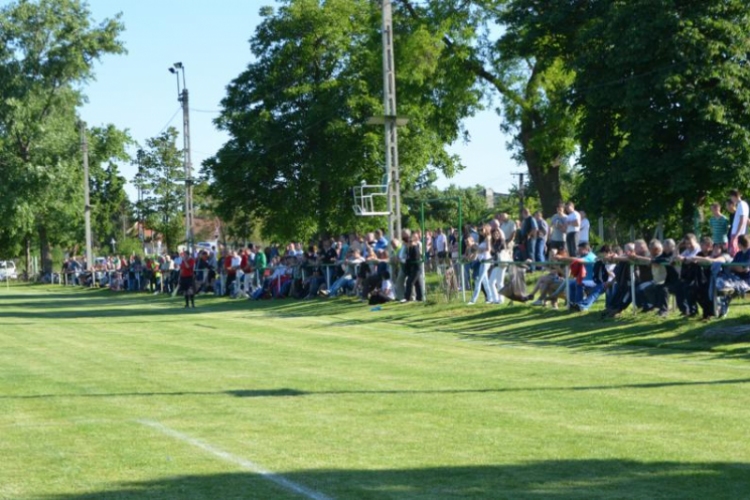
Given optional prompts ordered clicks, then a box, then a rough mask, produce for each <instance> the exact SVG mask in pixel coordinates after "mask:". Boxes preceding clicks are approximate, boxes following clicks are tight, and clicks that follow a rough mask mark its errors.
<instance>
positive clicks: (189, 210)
mask: <svg viewBox="0 0 750 500" xmlns="http://www.w3.org/2000/svg"><path fill="white" fill-rule="evenodd" d="M169 72H170V73H172V74H173V75H175V76H176V77H177V101H179V102H180V103H181V104H182V139H183V154H184V160H183V161H184V165H185V243H186V245H187V248H188V250H189V251H191V252H192V250H193V162H192V159H191V157H190V106H189V101H188V89H187V84H186V83H185V66H184V65H183V64H182V63H181V62H176V63H174V64H173V65H172V67H171V68H169ZM180 72H182V91H180Z"/></svg>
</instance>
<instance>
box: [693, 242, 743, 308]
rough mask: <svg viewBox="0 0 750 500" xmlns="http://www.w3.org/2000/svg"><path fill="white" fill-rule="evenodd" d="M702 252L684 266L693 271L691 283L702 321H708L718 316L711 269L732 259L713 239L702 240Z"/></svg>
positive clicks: (722, 246) (723, 246)
mask: <svg viewBox="0 0 750 500" xmlns="http://www.w3.org/2000/svg"><path fill="white" fill-rule="evenodd" d="M700 246H701V251H700V252H698V254H697V255H695V256H693V257H688V258H685V259H684V261H683V266H685V265H689V266H692V269H693V272H694V274H693V279H692V281H691V283H690V286H691V288H692V290H691V291H690V293H692V294H694V296H695V300H696V302H697V303H698V305H700V307H701V309H702V310H703V315H702V319H703V321H708V320H709V319H711V318H712V317H715V316H716V313H717V311H716V308H715V307H714V300H713V292H712V290H711V288H712V287H711V283H712V280H713V276H712V270H711V267H712V266H714V265H721V264H726V263H727V262H730V261H731V260H732V258H731V257H730V256H729V253H727V249H726V247H725V245H723V244H721V243H714V242H713V241H712V239H711V238H709V237H704V238H702V239H701V244H700Z"/></svg>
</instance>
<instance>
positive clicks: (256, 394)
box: [0, 378, 750, 400]
mask: <svg viewBox="0 0 750 500" xmlns="http://www.w3.org/2000/svg"><path fill="white" fill-rule="evenodd" d="M743 384H750V378H736V379H717V380H694V381H689V382H685V381H671V382H664V381H662V382H643V383H633V384H609V385H569V386H565V385H559V386H527V387H524V386H508V387H486V388H440V389H323V390H312V391H310V390H301V389H292V388H288V387H282V388H278V389H229V390H213V391H211V390H207V391H195V390H184V391H158V392H157V391H143V392H82V393H59V394H52V393H50V394H2V395H0V400H4V399H9V400H14V399H15V400H34V399H68V398H143V397H181V396H232V397H235V398H288V397H301V396H304V397H316V396H345V395H360V396H399V395H404V396H418V395H430V394H437V395H444V396H446V397H448V396H460V395H465V394H487V393H496V394H500V393H506V392H548V391H552V392H563V391H610V390H614V391H618V390H623V389H663V388H667V387H670V388H680V387H695V386H722V385H743Z"/></svg>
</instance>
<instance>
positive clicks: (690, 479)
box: [0, 286, 750, 500]
mask: <svg viewBox="0 0 750 500" xmlns="http://www.w3.org/2000/svg"><path fill="white" fill-rule="evenodd" d="M197 305H198V309H196V310H184V309H182V302H181V300H180V299H179V298H177V299H172V298H168V297H152V296H146V295H142V296H141V295H138V296H135V295H115V294H112V293H110V292H107V291H90V290H78V289H73V288H58V287H38V286H16V287H13V288H11V289H10V290H6V289H2V290H0V457H2V459H0V498H12V499H17V498H18V499H26V498H34V499H48V500H88V499H109V498H115V499H124V500H131V499H143V498H146V499H149V498H153V499H204V498H205V499H234V498H259V499H275V498H280V499H287V498H289V499H293V498H296V499H300V498H301V499H304V498H311V499H318V500H322V499H402V498H403V499H443V498H445V499H451V498H462V499H463V498H476V499H498V498H513V499H515V498H532V499H543V498H544V499H547V498H553V499H560V498H701V497H703V498H747V497H748V496H750V439H748V431H749V430H750V391H749V389H750V354H749V349H750V344H748V343H747V342H743V341H741V340H740V341H736V342H732V343H729V342H717V341H709V340H703V339H702V337H701V333H702V329H703V328H704V327H702V326H699V325H698V324H697V323H695V322H688V321H686V320H680V319H676V318H673V319H669V320H666V321H664V320H658V319H656V318H636V319H632V318H630V317H626V318H624V319H621V320H618V321H609V322H603V321H600V320H599V319H598V318H597V317H596V315H594V314H590V315H588V316H586V315H583V316H581V315H569V314H568V313H565V312H555V311H549V310H539V309H533V308H531V307H528V306H521V305H511V306H473V307H471V308H470V307H466V306H461V305H439V306H437V305H432V306H422V305H416V304H408V305H397V304H393V305H387V306H386V307H384V308H383V310H382V311H377V312H372V311H370V308H369V307H368V306H366V305H362V304H360V303H358V302H352V301H349V300H347V299H342V300H336V301H327V302H322V301H305V302H290V301H277V302H271V301H269V302H263V303H249V302H247V301H227V300H223V299H214V298H204V297H199V299H198V301H197ZM746 309H747V307H746V306H744V305H743V306H739V307H734V308H733V315H734V317H733V318H731V319H729V320H727V321H728V322H729V323H730V324H731V323H743V322H746V319H747V317H746V314H747V313H748V312H750V311H746Z"/></svg>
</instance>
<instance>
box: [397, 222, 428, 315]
mask: <svg viewBox="0 0 750 500" xmlns="http://www.w3.org/2000/svg"><path fill="white" fill-rule="evenodd" d="M405 268H406V291H405V293H404V299H403V300H402V301H401V302H408V301H410V300H412V290H413V289H414V288H415V285H416V296H417V302H422V300H423V299H424V298H423V297H422V279H423V277H422V276H421V274H422V242H421V241H420V240H419V232H417V231H415V232H414V233H412V235H411V240H410V241H409V248H408V249H407V250H406V265H405Z"/></svg>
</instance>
